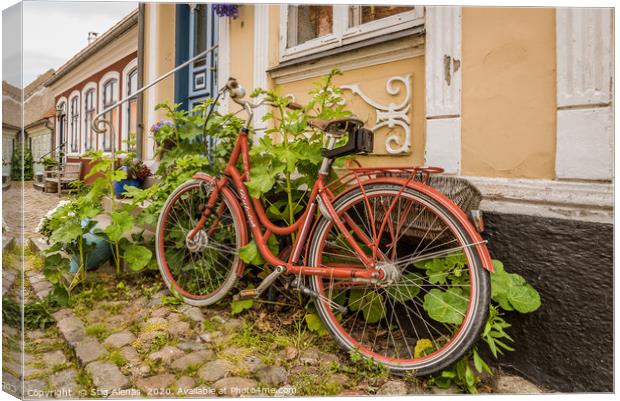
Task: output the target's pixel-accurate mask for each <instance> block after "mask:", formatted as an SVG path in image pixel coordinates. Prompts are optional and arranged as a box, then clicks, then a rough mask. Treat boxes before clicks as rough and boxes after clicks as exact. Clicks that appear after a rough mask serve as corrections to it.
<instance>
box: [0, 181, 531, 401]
mask: <svg viewBox="0 0 620 401" xmlns="http://www.w3.org/2000/svg"><path fill="white" fill-rule="evenodd" d="M25 191H26V192H25V219H24V221H25V225H24V232H25V238H26V241H28V239H29V238H32V237H37V236H38V234H36V232H35V229H36V226H37V225H38V223H39V220H40V219H41V217H43V216H44V215H45V214H46V213H47V211H48V210H49V209H51V208H53V207H54V206H56V204H57V203H58V201H59V198H58V196H57V195H56V194H45V193H41V192H38V191H36V190H35V189H34V188H32V185H31V184H30V183H26V187H25ZM4 195H5V196H4V199H3V200H4V204H3V205H4V208H5V209H4V210H5V219H6V222H7V224H8V225H9V227H10V228H11V232H12V233H15V232H17V231H18V230H16V227H18V226H19V221H20V219H19V213H18V212H17V210H18V209H19V208H18V206H17V205H18V204H19V200H20V199H19V197H20V191H19V186H18V184H17V185H15V183H14V186H13V187H12V188H11V189H10V190H9V191H7V192H5V194H4ZM43 247H45V243H44V241H35V242H34V243H33V245H32V247H31V248H32V249H31V250H29V251H27V252H26V258H25V269H26V270H25V280H24V294H25V298H26V303H28V304H30V305H33V304H37V303H40V302H41V301H44V299H45V296H46V295H47V294H48V293H49V291H50V289H51V284H50V282H49V281H48V280H47V279H46V278H45V276H44V275H43V271H42V270H43V257H42V256H41V248H43ZM7 255H11V256H10V257H8V258H7V257H6V256H7ZM5 260H7V261H11V266H8V265H3V277H4V275H5V274H9V272H10V273H11V274H12V278H13V279H14V283H13V285H12V286H10V288H7V289H6V290H7V296H8V297H10V298H11V299H13V301H14V302H15V305H19V294H20V293H21V289H22V287H21V280H19V277H20V274H17V271H18V270H17V269H18V267H19V265H20V263H18V262H19V248H15V251H9V252H7V253H6V254H5ZM16 278H17V279H16ZM43 303H44V302H43ZM305 313H306V311H305V310H304V309H303V307H292V308H288V309H281V308H279V307H277V306H275V307H274V306H266V305H262V304H261V303H260V302H259V301H257V302H256V303H255V304H254V306H253V307H252V308H250V310H247V311H245V312H244V313H243V314H239V315H233V314H232V313H231V308H230V303H229V302H222V303H220V304H218V305H214V306H211V307H209V308H198V307H194V306H190V305H185V304H183V303H181V302H180V301H179V300H178V299H177V298H175V297H173V296H172V295H171V294H170V292H169V291H167V290H166V289H165V286H164V285H163V283H162V281H161V278H160V276H159V274H158V272H156V271H143V272H140V273H137V274H136V273H132V272H124V273H122V274H121V275H120V276H117V275H116V273H115V271H114V269H113V268H112V267H111V266H110V265H109V264H106V265H104V266H102V267H100V268H98V269H97V270H95V271H91V272H89V273H88V279H87V281H86V282H85V283H84V284H82V285H80V286H79V287H76V288H75V289H74V290H73V293H72V296H71V303H70V306H69V307H65V308H62V309H59V310H55V311H54V312H53V313H52V316H53V321H51V322H50V324H48V325H47V326H46V327H45V328H42V329H36V328H32V327H31V328H30V329H28V330H27V331H26V333H25V344H24V348H23V349H24V354H23V359H22V352H21V346H20V342H19V340H16V338H17V339H19V337H20V336H19V331H18V329H17V327H18V325H15V322H13V325H8V324H7V323H5V325H4V327H3V350H4V353H3V355H4V357H3V380H4V383H5V385H6V386H9V387H8V388H15V389H16V391H15V392H13V393H18V392H19V389H20V388H21V385H20V381H19V378H20V377H21V378H23V379H24V390H25V393H24V395H25V397H26V398H29V399H33V398H51V397H57V398H65V399H66V398H92V397H100V396H104V397H105V396H109V397H113V398H119V397H149V398H150V397H162V396H164V397H166V396H167V397H176V398H178V397H200V398H205V397H212V396H217V395H227V396H231V395H232V396H234V395H249V396H259V395H275V396H287V395H406V394H424V393H430V394H451V393H457V392H458V389H457V388H455V387H450V388H448V389H440V388H438V387H436V386H429V385H428V384H427V382H426V381H424V380H422V379H418V378H415V377H397V376H393V375H390V374H388V373H387V372H386V371H385V370H382V369H377V368H376V367H373V366H370V365H368V364H367V363H364V362H363V361H362V362H359V361H358V362H354V361H353V360H352V359H351V358H350V357H349V355H348V354H347V353H346V352H344V351H342V350H341V349H340V348H338V346H337V345H336V343H335V341H333V340H332V339H331V338H330V337H329V336H321V335H319V334H317V333H314V332H311V331H309V330H308V329H307V328H306V326H305V324H304V323H303V321H304V316H305ZM22 361H23V369H22V365H21V363H22ZM480 389H481V391H483V392H503V393H515V392H518V393H537V392H541V390H540V389H538V388H537V387H536V386H534V385H533V384H532V383H530V382H528V381H526V380H525V379H522V378H520V377H517V376H510V375H502V374H496V375H495V376H494V377H487V378H486V379H485V382H484V383H483V384H482V386H481V388H480Z"/></svg>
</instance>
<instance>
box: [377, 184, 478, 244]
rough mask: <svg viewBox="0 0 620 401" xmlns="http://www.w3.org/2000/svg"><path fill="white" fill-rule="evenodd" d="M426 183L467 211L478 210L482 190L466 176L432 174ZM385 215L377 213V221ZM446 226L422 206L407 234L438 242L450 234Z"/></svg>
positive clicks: (381, 219)
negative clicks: (465, 177)
mask: <svg viewBox="0 0 620 401" xmlns="http://www.w3.org/2000/svg"><path fill="white" fill-rule="evenodd" d="M425 183H426V184H427V185H428V186H430V187H433V188H435V189H436V190H438V191H439V192H441V193H442V194H444V195H445V196H446V197H448V198H449V199H450V200H452V201H453V202H454V203H456V205H457V206H458V207H459V208H461V209H462V210H463V211H464V212H465V213H469V212H470V211H472V210H477V209H478V208H479V206H480V202H481V200H482V195H481V193H480V191H479V190H478V188H476V187H475V186H473V185H472V184H471V183H470V182H469V181H467V180H466V179H464V178H460V177H452V176H445V175H430V176H429V177H428V178H427V179H426V181H425ZM403 207H404V206H403ZM384 217H385V216H384V215H381V214H377V215H376V216H375V221H377V222H381V221H383V218H384ZM445 228H446V226H445V224H443V223H442V222H439V221H437V218H436V215H435V214H433V213H432V212H430V211H428V209H425V208H422V207H420V211H419V217H417V218H416V219H415V221H413V222H412V223H411V225H410V226H409V227H408V228H407V230H406V231H405V235H406V236H410V237H415V238H422V239H425V240H428V241H430V242H436V241H437V240H438V239H440V238H441V237H443V236H446V235H448V234H447V233H446V230H445Z"/></svg>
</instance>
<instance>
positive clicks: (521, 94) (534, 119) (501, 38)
mask: <svg viewBox="0 0 620 401" xmlns="http://www.w3.org/2000/svg"><path fill="white" fill-rule="evenodd" d="M462 29H463V36H462V58H463V60H462V67H463V71H462V82H463V83H462V99H461V100H462V106H461V107H462V132H461V141H462V150H461V152H462V154H461V155H462V170H461V172H462V174H463V175H473V176H494V177H521V178H554V177H555V172H554V165H555V136H556V60H555V9H550V8H547V9H545V8H473V7H464V8H463V11H462Z"/></svg>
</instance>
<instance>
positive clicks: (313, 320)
mask: <svg viewBox="0 0 620 401" xmlns="http://www.w3.org/2000/svg"><path fill="white" fill-rule="evenodd" d="M305 320H306V324H307V325H308V329H309V330H310V331H313V332H315V333H317V334H318V335H320V336H325V335H327V334H329V332H328V331H327V329H326V328H325V326H324V325H323V321H321V318H320V317H319V315H317V314H316V313H314V312H310V313H306V316H305Z"/></svg>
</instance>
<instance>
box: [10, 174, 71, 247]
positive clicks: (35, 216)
mask: <svg viewBox="0 0 620 401" xmlns="http://www.w3.org/2000/svg"><path fill="white" fill-rule="evenodd" d="M21 184H22V183H21V182H13V183H12V184H11V187H10V188H9V189H8V190H5V191H3V193H2V210H3V216H2V217H3V219H4V221H5V223H6V225H7V227H8V231H7V234H9V235H10V236H13V237H15V238H19V231H20V228H22V227H21V217H22V214H23V216H24V225H23V229H24V238H25V239H26V242H27V241H28V238H30V237H32V236H36V235H37V233H36V227H37V225H38V224H39V221H40V220H41V218H42V217H43V216H45V214H46V213H47V211H48V210H50V209H52V208H53V207H54V206H56V205H57V204H58V202H59V201H60V199H61V198H59V197H58V194H52V193H46V192H42V191H38V190H36V189H35V188H34V187H33V186H32V181H26V182H24V191H23V196H24V197H23V200H24V203H23V210H22V206H21V196H22V191H21Z"/></svg>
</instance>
